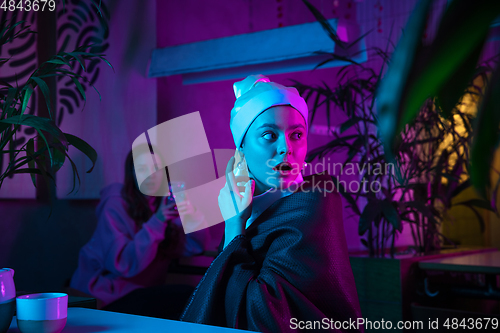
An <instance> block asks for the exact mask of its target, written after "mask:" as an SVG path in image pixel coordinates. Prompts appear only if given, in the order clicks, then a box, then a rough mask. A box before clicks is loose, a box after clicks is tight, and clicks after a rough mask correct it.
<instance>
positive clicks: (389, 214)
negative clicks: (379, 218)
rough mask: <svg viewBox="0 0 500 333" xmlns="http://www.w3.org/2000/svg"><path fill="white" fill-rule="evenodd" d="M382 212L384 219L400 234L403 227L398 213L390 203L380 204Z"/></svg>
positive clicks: (383, 202) (385, 201)
mask: <svg viewBox="0 0 500 333" xmlns="http://www.w3.org/2000/svg"><path fill="white" fill-rule="evenodd" d="M380 206H381V209H382V212H383V213H384V217H385V218H386V220H387V221H389V223H390V224H392V226H393V227H394V229H396V230H398V231H399V232H401V231H402V230H403V229H402V228H403V225H402V224H401V217H400V216H399V214H398V211H397V210H396V208H394V206H393V205H392V202H390V201H387V200H384V201H382V202H381V203H380Z"/></svg>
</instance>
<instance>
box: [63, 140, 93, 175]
mask: <svg viewBox="0 0 500 333" xmlns="http://www.w3.org/2000/svg"><path fill="white" fill-rule="evenodd" d="M64 135H65V136H66V138H67V139H68V142H69V144H70V145H72V146H74V147H75V148H76V149H78V150H79V151H81V152H82V153H84V154H85V155H87V157H88V158H89V159H90V160H91V161H92V167H91V168H90V169H89V170H88V171H87V173H90V172H92V170H93V169H94V167H95V163H96V161H97V152H96V151H95V149H94V148H92V147H91V146H90V145H89V144H88V143H87V142H85V141H83V140H82V139H80V138H79V137H77V136H74V135H71V134H68V133H64Z"/></svg>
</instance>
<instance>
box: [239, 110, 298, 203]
mask: <svg viewBox="0 0 500 333" xmlns="http://www.w3.org/2000/svg"><path fill="white" fill-rule="evenodd" d="M242 151H243V154H244V155H245V159H246V162H247V165H248V171H249V175H250V178H252V179H254V180H255V193H254V195H259V194H261V193H263V192H265V191H267V190H268V189H269V188H271V187H273V188H280V189H286V188H288V187H289V186H290V184H291V183H292V182H293V181H294V180H295V178H297V176H298V175H299V173H300V172H301V171H302V168H303V166H304V161H305V158H306V153H307V132H306V124H305V121H304V118H303V117H302V115H301V114H300V113H299V111H297V110H296V109H294V108H292V107H291V106H275V107H272V108H269V109H268V110H266V111H264V112H263V113H262V114H260V115H259V116H258V117H257V118H256V119H255V121H254V122H253V123H252V124H251V125H250V127H249V129H248V131H247V133H246V135H245V138H244V140H243V144H242ZM283 162H285V163H283ZM278 165H279V166H278Z"/></svg>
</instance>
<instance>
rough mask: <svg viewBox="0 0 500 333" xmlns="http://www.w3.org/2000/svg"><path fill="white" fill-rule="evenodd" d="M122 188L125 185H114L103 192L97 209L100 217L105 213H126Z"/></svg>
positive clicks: (105, 188)
mask: <svg viewBox="0 0 500 333" xmlns="http://www.w3.org/2000/svg"><path fill="white" fill-rule="evenodd" d="M122 188H123V184H120V183H113V184H110V185H108V186H106V187H104V188H103V189H102V190H101V200H100V202H99V205H98V206H97V209H96V212H97V214H98V215H99V214H101V213H103V212H104V211H118V212H120V213H122V212H124V211H125V208H124V204H125V200H124V199H123V197H122V193H121V191H122Z"/></svg>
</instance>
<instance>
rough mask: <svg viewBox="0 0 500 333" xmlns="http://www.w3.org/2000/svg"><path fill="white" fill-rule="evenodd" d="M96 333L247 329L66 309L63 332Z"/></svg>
mask: <svg viewBox="0 0 500 333" xmlns="http://www.w3.org/2000/svg"><path fill="white" fill-rule="evenodd" d="M7 332H8V333H18V332H20V331H19V329H18V328H17V320H16V317H14V319H13V320H12V323H11V325H10V328H9V330H8V331H7ZM89 332H92V333H96V332H125V333H129V332H130V333H144V332H182V333H189V332H193V333H219V332H221V333H224V332H227V333H230V332H249V331H242V330H236V329H231V328H224V327H218V326H209V325H201V324H193V323H188V322H181V321H176V320H167V319H159V318H152V317H144V316H135V315H129V314H124V313H118V312H110V311H102V310H93V309H85V308H68V321H67V323H66V327H65V328H64V330H63V333H89Z"/></svg>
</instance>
